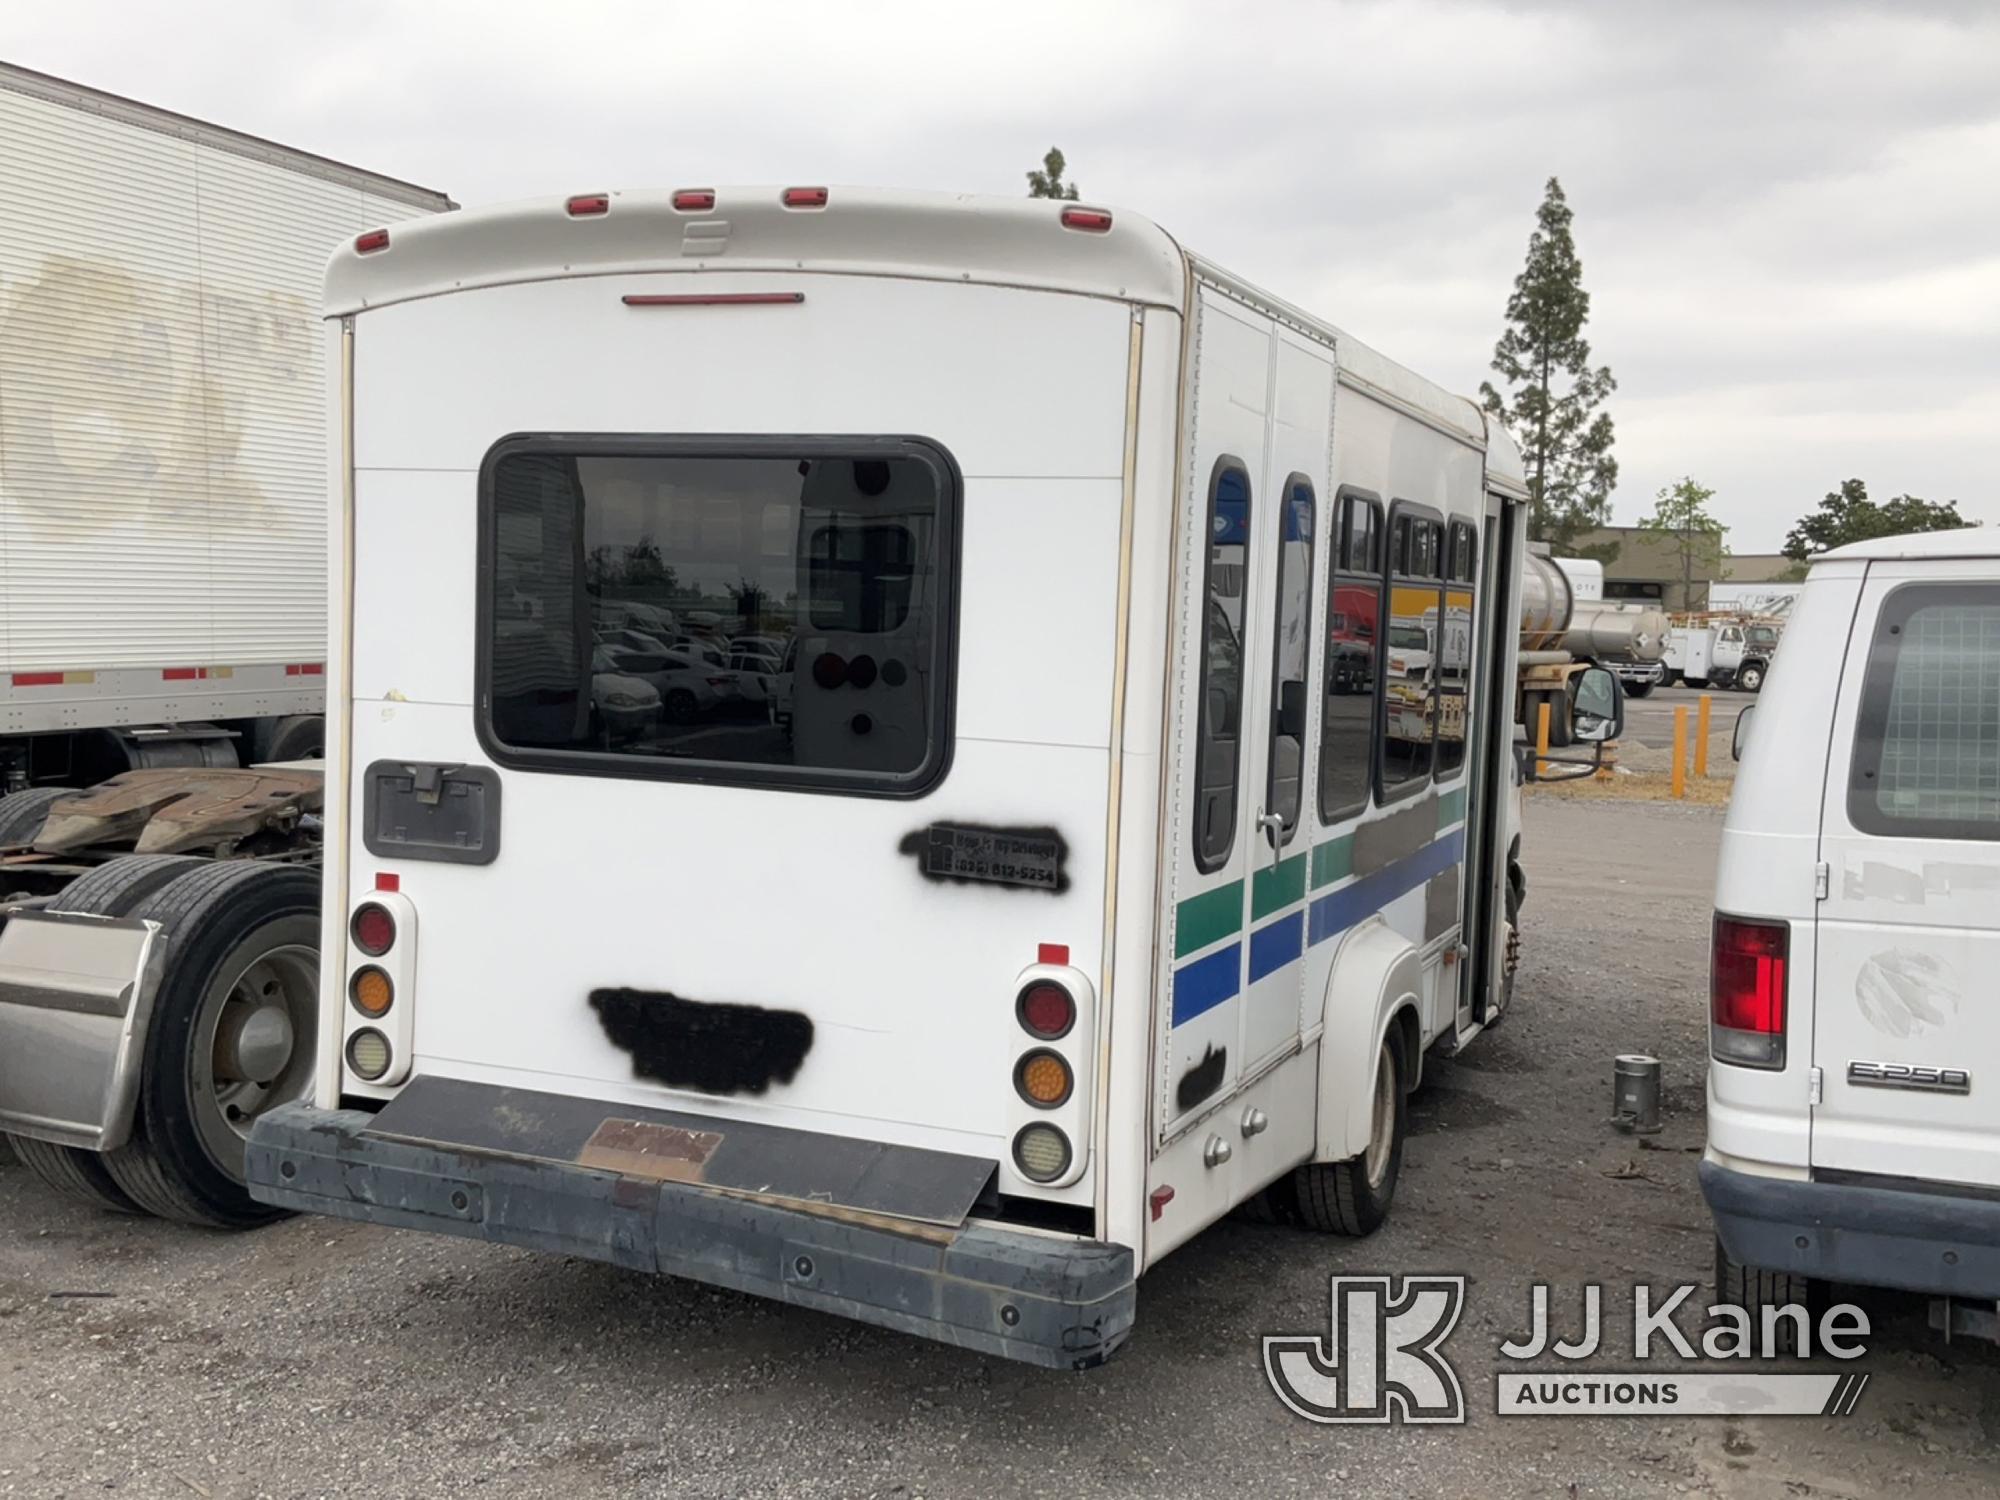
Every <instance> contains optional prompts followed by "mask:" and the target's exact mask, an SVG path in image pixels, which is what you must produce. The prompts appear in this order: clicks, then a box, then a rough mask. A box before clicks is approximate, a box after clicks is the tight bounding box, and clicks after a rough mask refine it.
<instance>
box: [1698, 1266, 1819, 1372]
mask: <svg viewBox="0 0 2000 1500" xmlns="http://www.w3.org/2000/svg"><path fill="white" fill-rule="evenodd" d="M1715 1293H1716V1300H1718V1301H1720V1302H1724V1303H1727V1304H1728V1305H1729V1306H1731V1307H1740V1308H1742V1309H1743V1310H1744V1311H1745V1312H1747V1313H1748V1314H1750V1322H1751V1324H1752V1326H1753V1327H1757V1328H1761V1327H1762V1326H1763V1321H1764V1309H1765V1308H1767V1307H1784V1306H1786V1305H1787V1304H1789V1303H1797V1304H1798V1305H1799V1306H1800V1307H1803V1308H1804V1309H1805V1310H1806V1317H1807V1319H1808V1321H1811V1322H1817V1321H1818V1319H1819V1315H1820V1314H1821V1313H1822V1312H1824V1311H1825V1310H1826V1305H1827V1301H1828V1298H1827V1295H1826V1293H1827V1284H1826V1283H1825V1282H1823V1281H1815V1280H1814V1279H1813V1278H1812V1277H1810V1276H1794V1275H1793V1274H1792V1273H1791V1272H1789V1271H1760V1270H1758V1269H1757V1268H1756V1267H1755V1266H1746V1265H1744V1264H1743V1263H1742V1262H1740V1261H1734V1260H1731V1259H1730V1258H1729V1252H1728V1251H1727V1250H1725V1249H1723V1248H1722V1241H1721V1240H1720V1239H1718V1240H1717V1241H1716V1242H1715ZM1772 1326H1773V1328H1774V1330H1775V1332H1776V1335H1777V1337H1776V1345H1777V1352H1778V1353H1780V1354H1785V1355H1792V1354H1797V1353H1798V1352H1799V1351H1798V1328H1797V1326H1796V1325H1795V1322H1794V1320H1793V1319H1791V1318H1776V1319H1773V1320H1772Z"/></svg>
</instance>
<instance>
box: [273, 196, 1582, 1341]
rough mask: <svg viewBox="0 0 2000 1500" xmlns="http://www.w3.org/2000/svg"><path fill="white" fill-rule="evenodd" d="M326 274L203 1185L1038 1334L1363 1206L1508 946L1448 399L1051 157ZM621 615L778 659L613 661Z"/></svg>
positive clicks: (1127, 1319) (1494, 768) (1110, 1332)
mask: <svg viewBox="0 0 2000 1500" xmlns="http://www.w3.org/2000/svg"><path fill="white" fill-rule="evenodd" d="M327 297H328V305H327V311H328V314H329V318H330V331H331V333H332V349H333V357H334V359H335V362H336V381H335V390H336V391H337V393H338V399H339V401H340V414H339V419H338V422H337V424H336V425H337V430H338V431H339V432H340V433H341V437H342V445H341V450H340V453H339V455H338V457H337V461H336V462H337V472H338V474H339V475H340V477H341V482H342V486H343V496H342V501H341V516H342V521H341V524H340V526H339V527H338V528H337V529H336V530H335V533H334V538H333V540H334V550H335V556H336V558H337V559H341V560H342V562H341V565H338V566H336V570H335V576H336V577H339V576H343V575H344V576H345V577H346V579H347V588H346V590H345V596H344V598H343V600H342V603H341V605H340V610H339V613H338V615H337V616H336V629H335V632H334V644H333V660H334V662H335V664H336V665H335V676H334V680H333V683H332V691H331V692H330V693H329V699H330V712H331V713H332V715H333V719H332V722H333V724H334V725H335V726H336V731H335V733H334V734H333V735H332V736H331V739H332V745H331V746H330V750H331V756H332V765H331V767H330V769H329V774H328V783H327V799H326V800H327V820H328V821H327V848H328V850H329V854H328V868H327V878H326V905H325V911H324V914H323V924H322V935H323V948H322V954H323V958H322V968H321V979H322V989H321V993H322V995H324V996H325V997H326V1004H325V1006H324V1007H323V1014H322V1022H321V1031H320V1043H321V1051H320V1053H319V1057H320V1073H319V1079H318V1086H317V1088H316V1090H315V1096H314V1099H313V1102H312V1104H311V1105H310V1106H304V1105H301V1106H293V1107H289V1108H285V1109H280V1110H276V1111H273V1112H271V1113H269V1114H267V1115H265V1116H264V1117H262V1119H260V1121H259V1125H258V1128H257V1130H256V1131H255V1133H254V1135H253V1140H252V1144H251V1148H250V1162H249V1176H250V1180H251V1182H252V1184H253V1189H252V1190H253V1191H254V1192H255V1193H256V1194H257V1195H258V1196H259V1197H260V1198H261V1199H262V1200H264V1201H266V1202H268V1203H272V1204H276V1205H279V1206H283V1207H289V1208H298V1209H307V1210H315V1211H318V1212H322V1213H328V1214H338V1215H342V1216H345V1217H349V1218H360V1219H368V1220H373V1221H376V1222H381V1223H389V1224H398V1225H406V1226H412V1227H420V1228H428V1229H432V1230H438V1231H443V1232H449V1233H456V1234H464V1235H477V1236H482V1237H485V1238H488V1239H495V1240H502V1241H506V1242H509V1243H515V1244H523V1245H530V1246H537V1247H540V1248H544V1249H553V1250H558V1251H562V1252H566V1253H570V1254H576V1255H584V1256H592V1257H597V1258H601V1259H606V1260H610V1261H613V1262H616V1263H618V1264H621V1265H626V1266H631V1267H634V1268H638V1269H643V1270H648V1271H665V1272H672V1273H675V1274H679V1275H684V1276H690V1277H694V1278H697V1279H700V1280H704V1281H709V1282H714V1283H717V1284H720V1285H725V1286H730V1287H735V1288H738V1289H742V1290H747V1291H753V1292H758V1293H762V1294H764V1295H767V1296H772V1297H778V1298H782V1299H784V1300H786V1301H790V1302H797V1303H801V1304H804V1305H808V1306H811V1307H816V1308H821V1309H824V1310H827V1311H832V1312H837V1313H841V1314H844V1315H847V1316H850V1317H857V1318H864V1319H868V1320H871V1321H874V1322H877V1323H882V1324H887V1325H889V1326H892V1327H895V1328H900V1329H905V1330H909V1331H912V1332H918V1333H925V1334H930V1335H932V1336H934V1337H937V1338H941V1339H946V1340H949V1341H951V1342H953V1343H956V1344H960V1345H963V1346H967V1347H972V1348H977V1349H983V1350H988V1351H991V1352H995V1353H1000V1354H1004V1355H1008V1356H1011V1357H1014V1358H1020V1359H1026V1360H1032V1361H1037V1362H1040V1363H1043V1364H1048V1365H1059V1366H1070V1365H1090V1364H1094V1363H1096V1362H1097V1361H1099V1360H1101V1359H1103V1358H1104V1357H1105V1356H1107V1355H1108V1354H1110V1353H1111V1351H1112V1350H1114V1349H1116V1348H1117V1347H1118V1345H1119V1344H1120V1342H1122V1341H1123V1339H1124V1338H1125V1336H1126V1333H1127V1330H1128V1329H1129V1328H1130V1326H1131V1322H1132V1314H1133V1307H1134V1302H1135V1297H1134V1278H1135V1277H1136V1276H1137V1275H1138V1274H1139V1273H1140V1272H1141V1271H1143V1270H1144V1269H1145V1267H1146V1266H1147V1265H1149V1264H1151V1263H1153V1262H1155V1261H1157V1260H1158V1259H1159V1258H1160V1257H1161V1256H1163V1255H1165V1254H1166V1253H1167V1252H1169V1251H1170V1250H1172V1249H1173V1248H1174V1247H1175V1246H1176V1245H1179V1244H1181V1243H1183V1242H1184V1241H1186V1240H1187V1239H1188V1238H1189V1237H1190V1236H1192V1235H1193V1234H1195V1233H1196V1232H1197V1231H1198V1230H1200V1229H1201V1228H1202V1227H1203V1226H1205V1225H1207V1224H1209V1223H1212V1222H1213V1221H1214V1220H1215V1219H1216V1218H1217V1217H1218V1216H1220V1215H1222V1214H1224V1213H1226V1212H1228V1211H1229V1210H1230V1209H1231V1208H1233V1207H1234V1206H1236V1205H1237V1204H1240V1203H1243V1202H1245V1201H1247V1200H1250V1199H1253V1198H1257V1197H1259V1195H1262V1203H1263V1206H1264V1207H1265V1208H1267V1209H1269V1210H1270V1211H1272V1212H1273V1213H1275V1214H1278V1215H1281V1216H1283V1217H1285V1218H1289V1219H1295V1220H1298V1221H1300V1222H1303V1223H1304V1224H1306V1225H1309V1226H1313V1227H1318V1228H1322V1229H1329V1230H1342V1231H1346V1232H1352V1233H1365V1232H1367V1231H1368V1230H1370V1229H1372V1228H1373V1227H1374V1226H1375V1225H1376V1224H1378V1223H1379V1222H1380V1221H1381V1219H1382V1216H1383V1214H1385V1213H1386V1212H1387V1211H1388V1207H1389V1203H1390V1200H1391V1198H1392V1196H1393V1194H1394V1191H1395V1184H1396V1179H1397V1175H1398V1169H1399V1164H1400V1160H1401V1150H1402V1140H1403V1131H1404V1120H1405V1114H1404V1098H1405V1095H1406V1094H1407V1093H1408V1091H1409V1090H1410V1089H1411V1088H1412V1087H1414V1086H1415V1084H1416V1082H1417V1080H1418V1078H1419V1076H1420V1074H1421V1071H1422V1067H1423V1058H1424V1053H1425V1051H1426V1049H1427V1048H1429V1047H1430V1046H1432V1045H1434V1044H1435V1045H1443V1046H1448V1047H1458V1046H1461V1045H1464V1044H1466V1043H1467V1042H1469V1041H1471V1040H1472V1038H1474V1037H1475V1036H1476V1035H1477V1034H1478V1033H1479V1031H1480V1030H1481V1029H1482V1028H1483V1027H1484V1026H1485V1025H1487V1024H1488V1023H1490V1022H1491V1021H1493V1020H1494V1019H1496V1018H1497V1017H1498V1016H1499V1014H1500V1012H1501V1010H1502V1008H1503V1007H1504V1005H1505V1004H1506V1000H1507V996H1508V993H1509V982H1510V978H1509V976H1510V974H1511V954H1512V949H1511V948H1510V940H1511V938H1512V934H1513V928H1512V920H1511V919H1512V914H1513V912H1512V906H1511V904H1510V903H1511V901H1512V897H1511V895H1510V892H1512V891H1514V890H1516V889H1518V885H1517V884H1516V883H1514V882H1512V881H1510V878H1509V877H1510V873H1511V872H1510V866H1511V864H1512V860H1513V853H1514V850H1515V826H1516V825H1515V812H1514V803H1513V799H1512V797H1511V792H1512V774H1513V759H1512V753H1513V740H1514V735H1513V726H1512V717H1513V715H1512V704H1513V693H1512V683H1513V674H1514V668H1515V660H1514V658H1515V649H1516V648H1515V641H1516V621H1517V619H1518V618H1519V614H1520V610H1521V602H1520V568H1521V557H1522V555H1523V548H1524V544H1525V532H1524V519H1525V510H1526V507H1525V504H1524V503H1523V502H1524V500H1525V497H1526V493H1527V492H1526V488H1525V486H1524V484H1523V483H1522V479H1521V474H1520V468H1519V461H1518V458H1517V456H1516V454H1515V452H1514V450H1513V448H1512V446H1511V444H1509V443H1508V441H1507V439H1506V438H1505V436H1504V434H1500V433H1497V432H1492V431H1489V430H1488V428H1487V427H1486V425H1485V423H1484V420H1483V419H1482V417H1481V415H1480V412H1479V410H1478V408H1477V407H1475V406H1474V405H1472V404H1471V403H1470V402H1468V401H1466V400H1464V399H1462V398H1459V397H1455V396H1451V395H1449V394H1447V393H1446V392H1444V391H1442V390H1440V389H1438V388H1437V387H1436V386H1434V385H1432V384H1431V383H1429V382H1428V381H1425V380H1423V379H1420V378H1419V377H1418V376H1416V375H1414V374H1412V373H1411V372H1409V371H1407V370H1404V369H1402V368H1401V367H1399V366H1397V365H1395V364H1393V363H1391V362H1390V361H1388V360H1387V359H1384V358H1383V357H1382V356H1380V355H1379V354H1376V353H1374V352H1373V351H1371V350H1369V349H1368V348H1367V347H1366V346H1364V345H1362V344H1360V343H1359V342H1358V341H1356V340H1353V339H1351V338H1349V337H1348V336H1347V335H1345V334H1343V333H1341V332H1339V331H1338V330H1337V329H1334V328H1332V327H1330V326H1329V325H1327V324H1324V323H1322V322H1319V321H1318V320H1316V319H1313V318H1311V317H1309V316H1307V315H1306V314H1304V313H1302V312H1300V311H1298V310H1297V309H1294V308H1291V307H1288V306H1286V305H1285V304H1283V303H1281V302H1278V301H1277V300H1275V299H1273V298H1271V297H1269V296H1267V295H1265V294H1264V293H1261V292H1258V291H1256V290H1255V289H1253V288H1250V287H1248V286H1246V285H1244V284H1243V283H1242V282H1240V281H1238V280H1236V279H1235V278H1234V277H1231V276H1229V275H1228V274H1227V273H1226V272H1223V271H1221V270H1220V269H1218V268H1216V267H1214V266H1212V265H1210V264H1208V263H1207V262H1205V261H1202V260H1200V259H1198V258H1197V257H1194V256H1191V255H1188V254H1187V253H1186V252H1184V251H1183V250H1182V249H1181V248H1180V246H1179V245H1177V244H1176V243H1175V242H1174V241H1173V240H1172V239H1171V238H1169V237H1168V236H1167V235H1166V234H1165V233H1164V232H1163V231H1162V230H1160V229H1159V228H1158V227H1157V226H1155V225H1153V224H1151V223H1148V222H1147V221H1145V220H1144V219H1141V218H1138V217H1135V216H1128V215H1126V214H1123V213H1119V214H1117V215H1115V216H1114V215H1113V214H1111V213H1109V212H1107V211H1105V210H1102V209H1095V208H1087V207H1084V206H1081V205H1076V204H1059V203H1053V202H1047V203H1044V202H1030V201H1025V200H1024V201H1014V200H991V199H976V198H956V197H954V198H946V197H939V196H930V195H916V194H901V193H875V192H868V191H864V190H856V189H842V188H836V189H833V190H831V191H829V190H827V189H825V188H795V189H788V190H782V191H781V190H779V189H777V188H768V189H757V188H746V189H734V190H727V191H720V192H718V191H713V190H709V189H688V190H683V191H680V192H674V193H665V192H660V193H622V194H596V193H593V194H583V195H579V196H578V197H575V198H572V199H569V200H567V201H565V200H563V199H560V198H558V199H553V200H549V201H544V202H537V203H528V204H521V205H515V206H512V207H503V208H495V209H490V210H480V211H474V212H470V213H463V214H455V215H451V216H449V217H448V218H446V219H439V220H434V221H420V222H415V223H409V224H398V225H394V226H392V227H390V228H389V229H387V230H385V231H382V232H380V233H379V234H367V235H363V236H361V237H360V238H359V239H358V240H357V241H356V242H355V243H354V245H353V246H351V247H349V248H347V249H344V250H342V251H341V252H340V254H338V255H337V256H336V257H335V259H334V261H333V264H332V266H331V268H330V270H329V272H328V282H327ZM635 621H637V622H639V623H636V624H635ZM1439 621H1443V622H1444V623H1445V626H1446V636H1447V643H1446V648H1445V649H1444V650H1443V651H1442V652H1438V653H1435V657H1434V658H1433V654H1432V653H1429V652H1419V651H1416V650H1414V649H1413V650H1412V651H1409V652H1402V651H1399V650H1394V649H1384V647H1383V643H1384V642H1385V641H1395V640H1397V639H1398V638H1399V636H1401V635H1403V634H1404V633H1407V635H1408V637H1409V638H1410V639H1413V640H1416V641H1419V642H1421V641H1423V640H1425V639H1426V635H1425V632H1426V622H1430V624H1431V625H1433V626H1435V625H1436V623H1437V622H1439ZM647 625H650V626H651V627H653V629H645V628H642V627H644V626H647ZM654 630H673V631H685V632H687V633H688V639H689V640H690V641H691V642H693V643H694V645H693V647H692V648H680V647H672V648H668V649H695V650H708V649H713V648H711V647H709V646H704V645H703V644H702V643H704V642H716V641H721V642H725V643H727V644H728V645H729V649H731V650H737V651H740V652H746V653H748V652H751V648H750V646H747V645H744V644H742V643H755V644H756V646H757V648H758V649H757V650H756V651H755V652H754V653H752V654H756V655H759V656H761V657H763V658H765V659H766V660H767V661H768V660H770V659H773V658H775V660H776V661H777V662H778V663H779V671H780V672H781V673H783V674H785V675H786V677H787V679H788V681H787V685H786V687H785V688H784V690H783V691H782V693H780V694H777V695H774V696H773V697H772V700H771V701H772V702H773V703H777V704H782V709H772V708H769V707H767V705H766V703H764V702H762V701H758V700H756V699H754V698H753V697H751V696H749V695H738V696H736V697H734V698H731V699H727V700H725V701H720V702H717V703H715V704H712V705H706V706H705V707H704V708H703V710H702V711H701V712H699V713H689V714H684V715H674V714H672V713H660V712H658V711H657V710H654V709H653V706H652V705H651V704H650V703H648V702H645V701H639V702H631V701H627V702H624V703H616V702H614V701H613V699H612V696H611V693H612V691H614V690H615V691H616V692H617V694H618V696H619V697H620V698H624V699H627V700H631V699H635V698H637V697H638V695H637V694H636V693H634V692H633V691H631V687H630V684H631V683H632V682H633V681H636V679H634V678H633V677H632V675H631V671H630V670H629V664H628V665H627V666H621V667H620V672H622V673H623V675H622V676H618V675H617V674H610V675H613V676H614V677H615V678H616V681H617V682H618V683H621V684H624V685H622V686H618V687H616V688H615V689H613V688H611V687H610V686H608V685H607V684H606V683H604V682H602V681H600V680H598V679H597V678H596V677H594V676H593V672H592V661H593V653H594V652H595V651H596V650H597V649H598V648H600V647H605V646H607V644H609V643H613V642H617V643H622V647H621V646H614V647H613V648H612V649H613V652H614V658H616V660H614V665H617V664H618V661H622V660H623V658H617V651H618V650H619V649H622V648H623V647H630V646H632V645H633V636H634V634H635V633H636V634H637V635H639V636H640V637H642V638H652V637H653V634H654ZM1336 646H1337V647H1338V648H1339V650H1338V651H1336V650H1335V649H1334V648H1335V647H1336ZM1420 656H1421V657H1422V660H1419V659H1418V658H1419V657H1420ZM725 659H726V658H723V657H720V656H717V657H716V658H714V659H713V660H714V662H715V665H716V667H717V668H718V675H721V673H723V672H726V671H727V669H726V668H722V667H721V662H722V661H723V660H725ZM1586 675H1587V676H1588V675H1590V674H1586ZM1619 701H1620V700H1619V696H1618V691H1617V685H1616V683H1615V681H1614V680H1613V679H1612V678H1611V677H1610V675H1609V674H1608V673H1605V672H1602V671H1597V672H1595V674H1594V681H1593V682H1590V683H1586V684H1583V685H1581V686H1580V687H1579V690H1578V692H1577V695H1576V707H1575V708H1574V709H1573V710H1572V713H1573V715H1574V719H1575V725H1574V727H1576V728H1577V729H1578V730H1579V737H1580V738H1584V739H1593V738H1594V739H1598V740H1601V739H1603V738H1604V737H1605V736H1606V735H1609V734H1615V733H1616V726H1617V720H1618V717H1619V712H1620V709H1619ZM1391 704H1393V705H1394V711H1393V712H1390V711H1389V708H1388V705H1391ZM614 709H615V710H617V715H616V718H614V713H613V710H614ZM1586 721H1587V722H1586ZM614 729H615V730H616V731H617V732H616V733H613V732H612V731H613V730H614Z"/></svg>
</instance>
